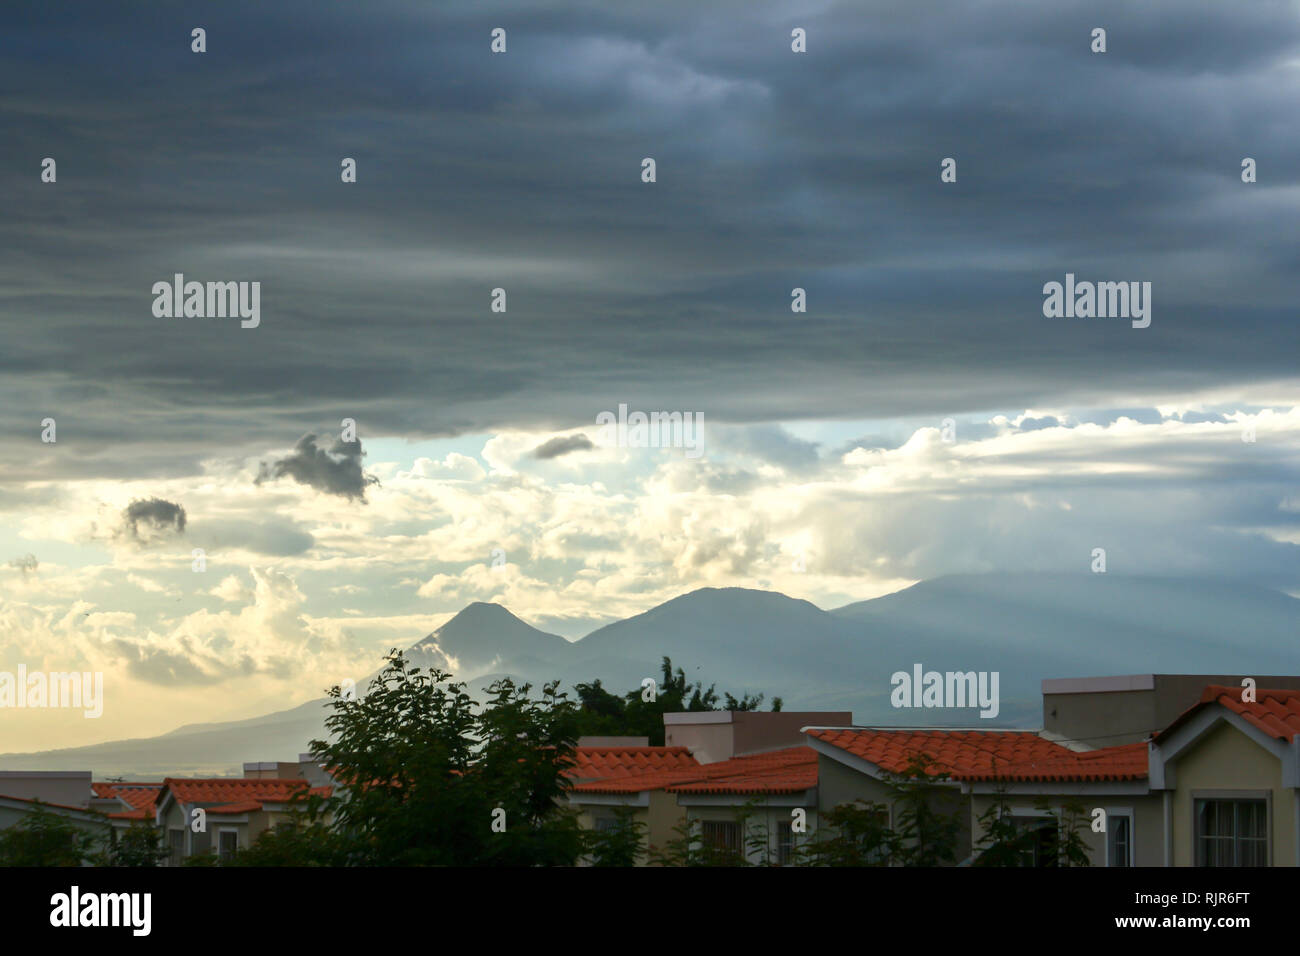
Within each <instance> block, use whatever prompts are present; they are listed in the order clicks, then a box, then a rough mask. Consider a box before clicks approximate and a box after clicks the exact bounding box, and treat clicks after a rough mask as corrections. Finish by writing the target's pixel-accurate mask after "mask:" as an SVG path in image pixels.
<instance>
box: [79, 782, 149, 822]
mask: <svg viewBox="0 0 1300 956" xmlns="http://www.w3.org/2000/svg"><path fill="white" fill-rule="evenodd" d="M90 789H91V790H92V791H94V794H95V796H96V797H98V798H99V799H101V800H111V799H112V798H113V797H116V798H117V799H118V800H121V801H122V802H123V803H125V804H126V805H127V807H128V808H129V809H126V810H118V811H116V812H114V813H110V814H109V815H108V816H109V817H110V818H111V819H114V820H152V819H153V816H154V807H155V806H156V802H157V800H158V794H159V793H161V792H162V784H161V783H113V782H109V781H101V782H98V783H92V784H91V785H90Z"/></svg>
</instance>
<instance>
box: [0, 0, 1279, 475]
mask: <svg viewBox="0 0 1300 956" xmlns="http://www.w3.org/2000/svg"><path fill="white" fill-rule="evenodd" d="M65 9H66V13H65V12H60V13H58V14H56V13H54V12H53V11H45V10H43V9H36V10H24V11H22V12H21V13H20V12H19V11H18V10H17V9H16V8H14V9H8V10H4V11H0V36H5V37H6V38H8V41H9V43H10V44H11V45H12V53H13V55H11V56H9V57H6V58H4V60H3V61H2V62H0V81H3V82H0V89H3V90H4V91H5V92H4V93H3V94H0V102H2V103H3V106H4V107H5V109H4V111H3V114H2V115H3V116H4V119H3V120H0V123H2V124H3V127H4V133H5V135H4V136H3V137H0V162H2V163H3V168H5V169H7V170H9V172H8V176H9V180H8V188H9V191H8V193H7V195H8V196H9V199H8V202H7V208H6V215H5V217H4V221H3V222H0V240H2V241H3V242H4V245H5V248H8V249H12V250H14V253H13V255H11V256H8V257H6V259H5V261H4V262H3V263H0V278H2V281H3V283H4V287H5V289H6V294H7V309H8V310H9V311H10V313H11V314H12V316H13V321H14V322H15V323H16V324H18V325H21V327H22V328H23V330H24V335H23V341H22V343H21V347H19V348H17V349H13V350H9V351H8V352H7V354H6V355H5V358H4V359H3V360H0V362H3V365H4V371H5V375H4V376H3V379H2V381H3V384H0V423H2V424H3V426H4V427H5V429H6V432H7V433H11V434H16V435H24V434H25V435H29V436H30V444H28V445H21V447H20V444H21V443H13V442H11V443H4V444H3V445H0V469H3V471H0V475H4V476H5V477H8V478H12V479H15V480H33V481H35V480H39V479H41V478H46V477H49V476H51V475H54V476H61V475H63V476H73V475H82V476H84V475H120V474H122V473H123V472H128V473H130V474H134V475H143V474H150V475H166V474H184V473H192V472H193V470H194V469H195V467H196V463H197V462H198V461H199V460H201V459H202V458H203V457H205V456H207V455H210V454H211V452H212V449H213V447H214V446H215V447H218V448H225V447H229V446H231V445H234V444H241V445H242V444H244V443H246V442H257V443H260V444H261V445H262V446H263V447H265V446H267V445H272V444H274V443H275V442H276V441H278V440H279V437H280V436H281V435H283V429H284V427H285V425H286V423H303V422H307V421H310V420H312V419H313V418H314V417H315V416H316V415H317V414H318V409H319V408H320V407H322V406H323V405H327V406H342V407H343V408H344V409H347V408H353V409H355V408H356V407H357V406H358V404H361V403H364V406H365V408H366V410H367V411H366V415H367V425H368V429H369V435H370V437H371V438H379V437H383V436H396V437H402V438H407V439H422V438H424V439H427V438H436V437H443V436H449V435H456V434H464V433H468V432H480V433H481V432H489V431H492V430H496V429H500V428H509V427H518V428H529V429H533V430H537V431H542V430H544V429H545V430H552V431H562V430H565V429H570V428H573V427H576V426H579V425H582V424H584V423H588V422H591V421H592V420H593V418H594V415H595V414H596V413H597V412H599V411H600V410H601V409H604V408H608V407H612V405H611V402H615V401H621V400H628V401H630V402H633V403H635V405H634V407H643V408H667V409H672V408H680V409H683V410H694V411H699V412H701V413H703V414H705V415H707V416H708V420H709V421H710V422H714V423H720V424H721V423H738V424H761V423H771V422H776V421H781V422H789V421H797V420H807V419H818V418H837V419H849V418H852V419H858V420H862V419H878V418H885V417H896V416H900V415H928V416H942V415H947V414H953V413H961V412H963V411H970V412H975V411H986V410H991V409H1011V410H1023V409H1026V408H1046V407H1066V406H1069V405H1079V404H1084V405H1091V406H1096V407H1101V406H1104V405H1108V404H1113V403H1115V402H1116V401H1119V400H1124V399H1127V398H1131V397H1133V396H1135V395H1137V394H1139V393H1141V394H1142V395H1144V396H1154V395H1177V394H1181V393H1183V392H1184V391H1185V390H1186V389H1187V388H1188V387H1192V386H1195V387H1203V388H1213V387H1216V386H1223V387H1227V386H1238V385H1242V384H1246V383H1253V382H1263V381H1275V380H1291V379H1294V377H1295V368H1294V358H1293V357H1294V356H1295V355H1296V354H1300V327H1297V325H1296V323H1295V322H1294V321H1293V315H1294V282H1293V277H1294V274H1295V267H1296V265H1297V260H1296V256H1295V253H1294V249H1295V244H1294V241H1293V236H1292V232H1293V229H1292V225H1291V224H1292V223H1293V222H1294V219H1295V214H1296V212H1297V196H1298V195H1300V193H1298V192H1297V190H1296V189H1295V184H1296V183H1297V182H1298V181H1300V148H1298V147H1300V142H1297V140H1298V139H1300V132H1298V131H1297V130H1296V129H1295V127H1294V125H1293V124H1289V123H1287V122H1285V118H1286V117H1289V116H1291V115H1292V113H1293V112H1294V99H1295V89H1296V69H1295V66H1294V64H1295V62H1296V59H1297V50H1298V49H1300V18H1297V16H1296V11H1295V8H1294V6H1293V5H1291V4H1287V3H1281V2H1270V0H1260V2H1254V3H1251V4H1248V5H1244V6H1237V7H1231V8H1229V7H1226V6H1223V5H1221V4H1214V3H1208V2H1187V0H1177V2H1175V0H1155V2H1152V3H1144V4H1141V5H1140V6H1139V7H1135V6H1133V5H1132V4H1123V3H1119V2H1117V0H1116V2H1109V0H1103V2H1093V0H1089V2H1086V3H1085V2H1083V0H1077V2H1065V3H1059V4H1050V5H1042V6H1038V7H1030V8H1026V7H1025V5H1024V4H1020V3H1014V2H1012V0H995V2H991V3H985V4H979V5H975V6H972V5H970V4H967V3H962V2H958V0H948V2H937V3H933V4H925V5H920V6H917V7H915V8H907V7H904V8H899V7H898V6H897V5H895V4H884V3H880V4H874V5H872V4H869V5H865V6H864V5H863V4H859V3H849V2H839V3H836V2H832V3H827V4H818V5H817V6H816V7H815V8H809V7H808V6H807V5H805V4H794V3H779V2H755V3H741V2H725V0H723V2H718V3H710V4H707V5H699V4H694V3H685V2H666V3H662V4H658V5H655V6H654V7H653V8H646V7H644V6H643V5H629V6H626V7H624V6H622V5H613V6H610V5H608V4H595V3H573V4H558V5H557V4H540V3H535V2H497V3H480V2H474V3H469V2H448V3H441V4H437V5H428V4H417V3H409V2H376V3H373V4H369V5H367V7H366V9H365V11H364V13H363V12H361V11H359V10H357V9H356V8H354V7H351V6H347V5H344V6H338V7H322V6H321V5H319V4H308V3H306V2H301V0H300V2H292V0H291V2H286V3H284V4H277V5H275V6H274V7H270V6H267V5H265V4H255V3H251V2H233V3H230V4H223V5H222V6H221V8H220V9H213V10H210V9H207V8H204V9H203V10H202V17H199V19H203V20H204V21H205V22H204V25H205V27H206V29H207V31H208V38H209V51H210V52H209V53H207V54H204V55H196V54H193V53H191V52H190V49H189V34H188V27H186V29H184V30H179V29H178V28H177V26H176V24H177V23H178V22H184V23H188V20H186V19H185V18H184V17H181V18H180V19H177V18H172V17H168V18H158V17H156V16H154V15H153V14H152V12H150V11H148V10H145V9H136V8H134V7H131V6H129V5H124V4H120V5H113V11H112V13H111V15H110V14H109V13H108V12H107V9H106V8H105V7H103V6H102V5H100V4H91V3H88V2H87V3H80V4H77V3H74V4H71V5H69V6H68V7H66V8H65V7H62V6H61V7H60V11H64V10H65ZM195 17H198V10H197V8H196V9H195V13H194V16H192V17H190V19H194V18H195ZM195 22H198V21H197V20H196V21H195ZM499 24H505V25H506V26H507V27H508V29H509V52H508V53H506V54H504V55H494V54H492V53H491V52H490V48H489V31H490V29H491V28H492V27H493V26H496V25H499ZM1097 24H1104V25H1105V26H1106V28H1107V30H1108V37H1109V49H1108V52H1107V53H1105V54H1093V53H1092V52H1091V51H1090V42H1091V38H1090V32H1091V29H1092V27H1093V26H1094V25H1097ZM796 25H797V26H800V27H803V28H805V29H806V30H807V36H808V52H807V53H806V54H795V53H792V52H791V51H790V35H789V34H790V29H791V28H792V27H793V26H796ZM92 27H93V30H94V39H93V42H91V41H87V42H85V43H83V42H80V41H79V40H78V37H79V36H80V35H81V34H80V33H78V32H77V31H84V30H86V29H90V28H92ZM87 43H90V45H89V46H88V45H87ZM93 49H103V50H107V49H112V50H115V51H119V53H118V55H119V56H120V58H121V62H122V63H126V64H129V66H128V67H127V68H124V69H112V70H105V69H103V64H102V63H101V62H100V61H99V60H98V59H97V58H96V57H95V56H94V55H91V54H90V53H89V52H88V51H91V50H93ZM114 62H115V63H117V62H119V61H118V60H117V59H116V58H115V59H114ZM250 77H256V78H259V79H257V80H256V81H250V79H249V78H250ZM360 78H364V80H363V79H360ZM430 111H433V112H435V113H436V114H437V115H438V116H439V117H440V122H437V123H430V122H428V117H429V115H430ZM993 131H995V134H994V132H993ZM44 156H52V157H53V158H55V159H57V160H58V163H59V167H58V181H57V183H53V184H47V183H41V182H40V180H39V175H38V173H39V161H40V159H41V158H42V157H44ZM345 156H346V157H352V158H355V159H356V160H357V163H358V178H357V182H356V183H352V184H343V183H341V182H340V176H339V170H340V160H341V158H342V157H345ZM646 156H650V157H653V158H655V159H656V161H657V164H658V181H657V182H655V183H652V184H647V183H642V182H641V181H640V162H641V159H642V158H643V157H646ZM1246 156H1250V157H1252V158H1254V159H1255V160H1256V161H1257V162H1258V169H1259V181H1258V182H1256V183H1253V184H1249V185H1247V184H1244V183H1242V182H1241V178H1240V163H1241V161H1242V159H1243V157H1246ZM945 157H952V158H954V159H956V161H957V181H956V182H954V183H943V182H941V181H940V162H941V160H942V159H944V158H945ZM349 237H364V241H353V238H349ZM178 271H179V272H184V273H185V275H186V276H187V277H191V276H192V277H194V278H196V279H223V280H232V281H233V280H242V279H254V278H255V279H258V280H260V281H261V282H262V290H263V302H262V322H261V325H260V326H259V327H258V328H257V329H240V328H239V327H238V325H237V324H235V323H222V322H208V321H206V320H196V319H186V318H173V319H158V318H155V317H154V316H153V315H152V314H151V311H150V303H151V296H150V293H149V290H150V287H151V285H152V283H153V282H155V281H158V280H159V279H170V277H171V276H172V274H173V273H175V272H178ZM1067 272H1073V273H1076V274H1077V275H1078V276H1079V277H1080V278H1081V279H1088V280H1093V281H1096V280H1103V279H1104V280H1117V281H1127V280H1143V281H1151V282H1152V283H1153V302H1154V307H1153V320H1152V325H1151V327H1150V328H1148V329H1144V330H1135V329H1132V328H1129V327H1128V326H1127V324H1125V323H1122V322H1121V323H1116V322H1107V321H1100V320H1086V319H1084V320H1070V319H1059V320H1053V319H1046V318H1044V316H1043V314H1042V311H1041V305H1042V293H1041V289H1042V286H1043V284H1044V283H1045V282H1047V281H1051V280H1056V281H1060V280H1061V279H1062V278H1063V276H1064V275H1065V274H1066V273H1067ZM497 286H501V287H503V288H507V289H508V291H509V303H510V305H509V311H508V312H505V313H499V314H494V313H490V312H489V295H488V293H489V290H490V289H492V288H494V287H497ZM795 287H799V288H804V289H805V290H806V292H807V301H808V311H807V313H803V314H793V313H791V311H790V293H791V289H793V288H795ZM88 302H96V303H99V306H98V307H96V308H95V309H88V308H87V307H86V304H87V303H88ZM611 389H615V390H616V391H615V394H612V395H611V391H610V390H611ZM200 394H201V403H199V402H198V401H196V396H198V395H200ZM33 396H41V403H40V408H39V409H37V408H36V407H35V406H34V405H33V401H32V399H33ZM141 408H145V409H153V408H167V409H169V411H170V413H169V414H166V415H151V416H150V417H149V423H148V428H142V427H140V426H139V422H140V421H141V418H140V416H139V415H138V414H135V413H134V412H133V410H136V409H141ZM250 409H274V413H271V414H250ZM343 413H344V414H346V411H344V412H343ZM45 414H53V415H55V417H56V418H57V419H58V421H59V428H60V445H59V446H58V447H57V448H56V447H55V446H45V445H41V444H40V443H39V441H38V439H37V434H36V431H35V430H34V429H33V428H32V425H31V423H32V422H35V421H39V420H40V418H41V417H42V415H45ZM301 430H302V431H306V430H307V429H306V428H305V427H303V428H302V429H301ZM65 434H66V435H69V436H74V435H75V437H76V439H77V441H78V442H79V447H81V448H83V449H93V450H94V454H86V453H78V454H66V453H59V451H60V450H61V449H62V447H63V442H64V438H63V436H64V435H65ZM354 477H355V476H354ZM347 487H348V488H349V489H350V491H349V492H347V493H349V494H352V495H353V496H356V495H357V485H356V484H355V483H353V484H351V485H348V486H347Z"/></svg>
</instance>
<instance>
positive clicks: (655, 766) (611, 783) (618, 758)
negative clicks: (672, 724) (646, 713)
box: [568, 738, 699, 846]
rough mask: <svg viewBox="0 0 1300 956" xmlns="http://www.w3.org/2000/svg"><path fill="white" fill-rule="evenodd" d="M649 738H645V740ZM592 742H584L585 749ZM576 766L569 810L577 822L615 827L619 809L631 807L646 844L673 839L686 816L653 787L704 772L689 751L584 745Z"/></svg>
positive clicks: (577, 752)
mask: <svg viewBox="0 0 1300 956" xmlns="http://www.w3.org/2000/svg"><path fill="white" fill-rule="evenodd" d="M642 739H644V738H642ZM586 743H589V739H587V738H584V739H583V740H582V741H580V744H586ZM574 760H575V764H574V766H573V767H572V768H571V769H570V770H569V771H568V776H569V778H570V779H571V780H572V781H573V787H572V789H571V790H570V792H569V797H568V799H569V805H570V806H572V807H573V808H575V809H576V810H577V811H578V822H579V824H580V825H581V826H583V827H584V828H586V829H590V830H604V829H607V828H609V827H612V826H615V825H616V824H617V822H618V817H617V816H616V815H615V813H614V811H615V808H618V807H627V808H630V809H631V811H632V819H633V820H634V821H636V822H637V823H640V824H641V825H643V826H644V827H645V828H646V829H645V832H646V834H647V838H648V839H647V845H648V846H651V845H658V844H660V843H663V842H666V841H667V840H669V839H671V837H672V831H673V828H674V827H675V826H677V825H678V824H679V823H680V822H681V816H682V815H681V812H680V810H679V809H678V807H677V805H676V801H674V800H673V799H672V798H671V797H669V796H668V795H667V794H665V793H664V792H663V791H662V790H661V789H659V788H658V787H657V786H654V785H652V784H653V782H655V781H659V780H674V779H677V776H676V775H677V774H680V773H681V772H682V771H689V770H691V769H695V768H698V767H699V762H698V761H697V760H696V759H695V758H694V757H693V756H692V755H691V753H690V751H689V750H687V748H685V747H651V746H649V745H646V744H640V745H636V746H617V745H616V746H579V747H578V748H577V749H576V750H575V752H574Z"/></svg>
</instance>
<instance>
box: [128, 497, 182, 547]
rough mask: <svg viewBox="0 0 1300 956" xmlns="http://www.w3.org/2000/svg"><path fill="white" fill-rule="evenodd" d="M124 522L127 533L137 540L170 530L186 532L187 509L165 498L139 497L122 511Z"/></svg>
mask: <svg viewBox="0 0 1300 956" xmlns="http://www.w3.org/2000/svg"><path fill="white" fill-rule="evenodd" d="M122 524H123V528H124V529H125V531H126V534H127V535H128V536H130V537H132V538H134V539H135V540H137V541H144V540H147V539H149V538H151V537H155V536H157V535H159V534H165V533H167V532H169V531H175V532H176V533H177V534H184V533H185V509H184V508H183V507H181V506H180V505H178V504H176V503H175V502H174V501H167V500H165V499H163V498H147V499H137V500H136V501H133V502H131V503H130V504H129V505H127V506H126V508H125V509H124V510H123V511H122ZM142 532H143V533H142Z"/></svg>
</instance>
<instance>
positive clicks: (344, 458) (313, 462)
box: [257, 435, 379, 501]
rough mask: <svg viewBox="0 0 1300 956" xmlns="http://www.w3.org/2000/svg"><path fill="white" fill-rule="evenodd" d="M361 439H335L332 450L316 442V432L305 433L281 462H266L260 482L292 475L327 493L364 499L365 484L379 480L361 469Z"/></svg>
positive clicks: (259, 474)
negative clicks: (313, 433) (348, 440)
mask: <svg viewBox="0 0 1300 956" xmlns="http://www.w3.org/2000/svg"><path fill="white" fill-rule="evenodd" d="M361 457H362V451H361V442H359V441H352V442H345V441H343V440H342V439H340V438H335V439H334V442H333V444H331V445H330V447H329V449H328V450H327V449H325V448H323V447H321V446H319V445H317V444H316V436H315V435H304V436H303V437H302V438H300V439H298V444H296V445H294V446H293V452H292V453H290V454H289V455H287V456H286V457H284V458H281V459H280V460H278V461H275V462H271V463H263V464H262V466H261V468H260V469H259V472H258V476H257V483H258V484H261V483H262V482H264V481H269V480H272V479H275V478H281V477H285V476H287V477H289V478H292V479H293V480H294V481H296V482H298V483H299V484H303V485H308V486H310V487H312V488H315V489H316V490H317V491H323V492H325V493H326V494H331V495H339V496H341V497H344V498H349V499H353V498H355V499H357V500H359V501H365V498H366V487H367V486H368V485H377V484H379V479H378V478H375V477H374V476H373V475H367V474H365V473H364V472H363V471H362V470H361Z"/></svg>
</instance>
